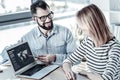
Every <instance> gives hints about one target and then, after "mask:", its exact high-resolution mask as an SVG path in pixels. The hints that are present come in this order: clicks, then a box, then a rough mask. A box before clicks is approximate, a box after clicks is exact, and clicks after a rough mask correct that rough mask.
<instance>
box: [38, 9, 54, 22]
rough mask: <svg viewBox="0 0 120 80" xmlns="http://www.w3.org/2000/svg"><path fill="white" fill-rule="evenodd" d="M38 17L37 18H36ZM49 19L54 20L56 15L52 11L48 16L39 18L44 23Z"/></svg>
mask: <svg viewBox="0 0 120 80" xmlns="http://www.w3.org/2000/svg"><path fill="white" fill-rule="evenodd" d="M36 17H37V16H36ZM47 17H48V18H49V19H52V18H53V17H54V13H53V12H52V11H51V12H50V13H49V14H48V15H46V16H41V17H38V18H39V19H40V20H41V21H42V22H45V21H46V19H47Z"/></svg>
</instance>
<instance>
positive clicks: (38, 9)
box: [21, 0, 76, 63]
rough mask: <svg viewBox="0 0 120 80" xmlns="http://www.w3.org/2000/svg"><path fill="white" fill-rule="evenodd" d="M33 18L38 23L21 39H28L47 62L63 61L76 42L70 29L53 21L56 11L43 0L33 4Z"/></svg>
mask: <svg viewBox="0 0 120 80" xmlns="http://www.w3.org/2000/svg"><path fill="white" fill-rule="evenodd" d="M30 9H31V14H32V19H33V20H34V21H35V22H36V23H37V24H38V26H36V27H35V28H33V29H32V30H31V31H30V32H28V33H27V34H25V35H24V36H23V37H22V38H21V41H27V42H28V44H29V46H30V48H31V50H32V53H33V54H34V55H35V56H38V59H39V60H40V61H42V62H45V63H51V62H55V63H62V61H63V60H64V59H65V58H66V57H67V55H68V54H71V53H72V52H73V51H74V50H75V48H76V43H75V40H74V38H73V36H72V33H71V32H70V30H69V29H67V28H65V27H62V26H61V25H57V24H54V23H53V17H54V13H53V11H51V9H50V7H49V5H48V4H47V3H46V2H45V1H43V0H37V1H36V2H34V3H33V4H32V5H31V6H30Z"/></svg>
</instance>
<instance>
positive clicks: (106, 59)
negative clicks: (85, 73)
mask: <svg viewBox="0 0 120 80" xmlns="http://www.w3.org/2000/svg"><path fill="white" fill-rule="evenodd" d="M83 57H85V58H86V60H87V62H86V63H87V65H88V68H89V69H90V70H91V71H92V72H96V73H98V74H100V75H101V76H102V77H103V79H104V80H120V43H119V42H118V41H117V40H116V39H115V38H114V39H111V40H110V41H109V42H108V43H106V44H103V45H101V46H100V47H95V45H94V43H93V41H92V39H90V38H89V37H86V38H84V39H83V40H82V42H81V43H80V46H79V47H78V48H77V49H76V51H75V52H74V53H73V54H71V55H70V56H69V57H68V58H67V59H66V60H65V61H64V62H66V61H69V62H71V63H77V62H78V61H81V60H82V58H83Z"/></svg>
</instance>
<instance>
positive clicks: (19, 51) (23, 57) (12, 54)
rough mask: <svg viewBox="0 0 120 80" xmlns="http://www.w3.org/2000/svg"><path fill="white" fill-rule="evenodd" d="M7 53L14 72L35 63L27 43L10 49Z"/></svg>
mask: <svg viewBox="0 0 120 80" xmlns="http://www.w3.org/2000/svg"><path fill="white" fill-rule="evenodd" d="M7 53H8V56H9V58H10V60H11V63H12V65H13V67H14V70H15V71H18V70H19V69H21V68H23V67H25V66H26V65H29V64H30V63H32V62H34V61H35V60H34V57H33V56H31V55H32V52H31V50H30V47H29V45H28V43H27V42H25V43H22V44H18V45H16V46H14V47H12V48H10V49H9V50H7ZM29 55H30V56H29Z"/></svg>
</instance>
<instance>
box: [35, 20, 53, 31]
mask: <svg viewBox="0 0 120 80" xmlns="http://www.w3.org/2000/svg"><path fill="white" fill-rule="evenodd" d="M47 23H51V26H48V27H46V26H45V24H46V23H43V26H42V25H40V24H39V22H38V21H37V24H38V25H39V26H40V27H41V28H43V29H45V30H51V29H52V28H53V21H52V20H51V21H50V22H47Z"/></svg>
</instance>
